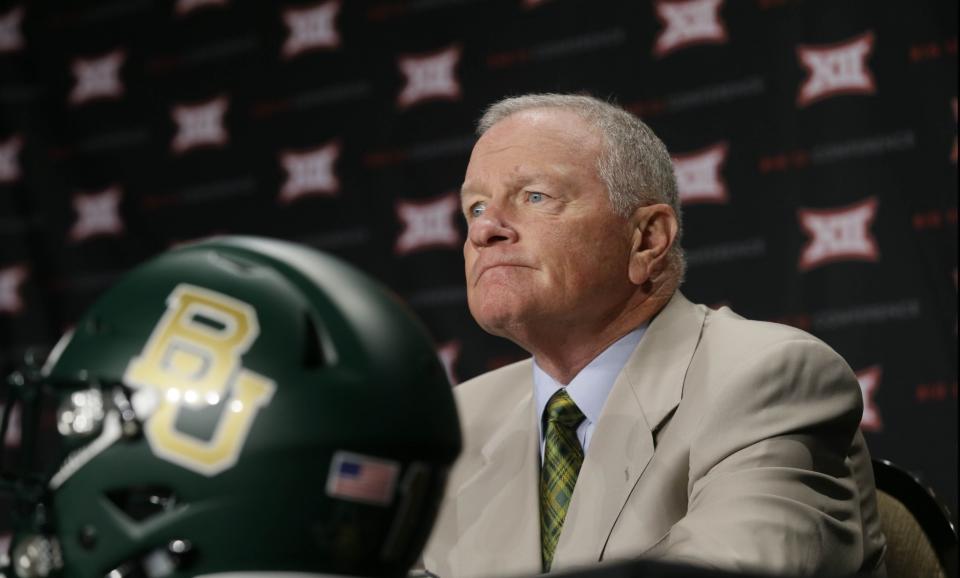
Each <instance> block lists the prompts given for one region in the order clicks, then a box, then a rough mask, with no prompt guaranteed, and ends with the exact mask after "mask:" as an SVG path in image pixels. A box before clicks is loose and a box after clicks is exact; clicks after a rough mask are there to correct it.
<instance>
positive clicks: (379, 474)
mask: <svg viewBox="0 0 960 578" xmlns="http://www.w3.org/2000/svg"><path fill="white" fill-rule="evenodd" d="M399 473H400V464H398V463H396V462H392V461H389V460H384V459H380V458H373V457H369V456H364V455H360V454H354V453H350V452H344V451H339V452H336V453H335V454H333V460H332V461H331V463H330V473H329V475H328V477H327V495H328V496H330V497H332V498H339V499H341V500H348V501H352V502H362V503H366V504H375V505H378V506H386V505H389V504H390V503H391V502H393V491H394V488H395V487H396V485H397V475H398V474H399Z"/></svg>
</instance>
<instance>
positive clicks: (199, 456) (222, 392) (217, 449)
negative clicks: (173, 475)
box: [124, 284, 276, 476]
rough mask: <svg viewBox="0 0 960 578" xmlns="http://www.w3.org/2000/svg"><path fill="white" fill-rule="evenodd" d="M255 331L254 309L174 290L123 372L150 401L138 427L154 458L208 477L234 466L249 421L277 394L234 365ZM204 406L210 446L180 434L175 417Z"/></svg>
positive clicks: (188, 289) (189, 289) (210, 294)
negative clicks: (210, 412) (212, 419)
mask: <svg viewBox="0 0 960 578" xmlns="http://www.w3.org/2000/svg"><path fill="white" fill-rule="evenodd" d="M259 332H260V328H259V325H258V323H257V315H256V311H255V310H254V309H253V308H252V307H251V306H250V305H248V304H246V303H243V302H242V301H238V300H236V299H233V298H231V297H227V296H226V295H223V294H221V293H216V292H214V291H210V290H208V289H202V288H200V287H195V286H193V285H187V284H180V285H178V286H177V287H176V289H174V290H173V292H172V293H171V294H170V296H169V297H168V298H167V311H166V313H164V315H163V317H162V318H161V319H160V322H159V323H157V326H156V327H155V328H154V330H153V333H152V334H151V335H150V338H149V340H148V341H147V344H146V345H145V346H144V348H143V351H142V352H141V353H140V355H139V356H137V357H135V358H133V359H132V360H131V361H130V365H128V366H127V369H126V372H125V374H124V382H125V383H127V384H128V385H130V386H131V387H134V388H137V389H138V390H140V391H138V392H137V396H146V397H147V398H148V399H151V400H152V402H153V403H152V404H151V405H153V409H152V411H151V412H150V413H149V415H148V416H147V417H146V418H145V423H144V433H145V435H146V437H147V441H148V442H149V444H150V448H151V450H152V451H153V453H155V454H156V455H157V456H158V457H160V458H162V459H165V460H168V461H171V462H173V463H176V464H178V465H181V466H183V467H185V468H188V469H191V470H193V471H196V472H199V473H201V474H204V475H207V476H213V475H216V474H218V473H220V472H222V471H224V470H226V469H229V468H230V467H232V466H233V465H234V464H235V463H236V461H237V457H238V456H239V454H240V450H241V449H242V448H243V444H244V442H245V441H246V439H247V434H248V433H249V431H250V427H251V426H252V425H253V419H254V418H255V417H256V415H257V412H258V411H259V409H260V408H261V407H263V406H265V405H267V404H268V403H269V402H270V399H271V397H272V396H273V392H274V390H275V389H276V384H275V383H274V381H273V380H271V379H268V378H266V377H264V376H262V375H259V374H257V373H254V372H252V371H250V370H248V369H245V368H244V367H243V365H242V364H241V362H240V361H241V360H240V358H241V356H242V355H243V354H244V353H245V352H246V351H247V350H248V349H249V348H250V346H251V345H252V344H253V342H254V340H255V339H256V337H257V335H258V334H259ZM134 401H135V406H136V405H137V404H136V397H135V398H134ZM210 406H218V407H219V408H220V412H219V418H218V419H217V422H216V424H215V426H214V428H213V435H212V436H211V437H210V439H209V440H207V439H203V438H200V437H197V436H196V435H192V434H190V433H187V432H184V431H181V430H179V429H178V427H177V420H178V417H179V416H180V414H181V412H185V411H191V410H194V411H196V410H198V409H200V408H208V407H210Z"/></svg>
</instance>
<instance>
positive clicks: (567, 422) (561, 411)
mask: <svg viewBox="0 0 960 578" xmlns="http://www.w3.org/2000/svg"><path fill="white" fill-rule="evenodd" d="M544 414H546V418H547V422H548V423H549V422H551V421H552V422H556V423H558V424H560V425H562V426H565V427H568V428H576V427H577V426H579V425H580V422H582V421H583V420H584V419H586V417H585V416H584V415H583V412H582V411H580V408H579V407H577V404H575V403H574V402H573V400H572V399H570V396H569V395H567V390H565V389H560V390H557V393H555V394H553V396H552V397H551V398H550V401H548V402H547V408H546V410H545V411H544Z"/></svg>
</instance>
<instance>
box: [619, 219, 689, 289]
mask: <svg viewBox="0 0 960 578" xmlns="http://www.w3.org/2000/svg"><path fill="white" fill-rule="evenodd" d="M630 225H631V230H632V232H633V240H632V244H631V251H630V264H629V267H628V274H629V276H630V282H631V283H633V284H634V285H638V286H639V285H643V284H644V283H646V282H647V281H650V280H651V279H653V278H655V277H657V276H658V275H659V274H660V272H661V271H663V270H664V268H665V267H666V265H667V256H668V254H669V253H670V248H671V247H672V246H673V243H674V241H675V240H676V238H677V231H678V230H679V228H680V227H679V224H678V223H677V215H676V214H675V213H674V212H673V209H672V208H670V205H667V204H663V203H658V204H656V205H646V206H643V207H637V209H636V210H635V211H634V212H633V214H632V215H631V216H630Z"/></svg>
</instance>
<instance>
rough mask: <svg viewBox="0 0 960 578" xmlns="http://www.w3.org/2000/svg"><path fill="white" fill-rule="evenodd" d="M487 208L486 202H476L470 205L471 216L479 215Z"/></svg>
mask: <svg viewBox="0 0 960 578" xmlns="http://www.w3.org/2000/svg"><path fill="white" fill-rule="evenodd" d="M486 209H487V205H486V203H474V204H472V205H470V216H471V217H479V216H480V215H482V214H483V212H484V211H485V210H486Z"/></svg>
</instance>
